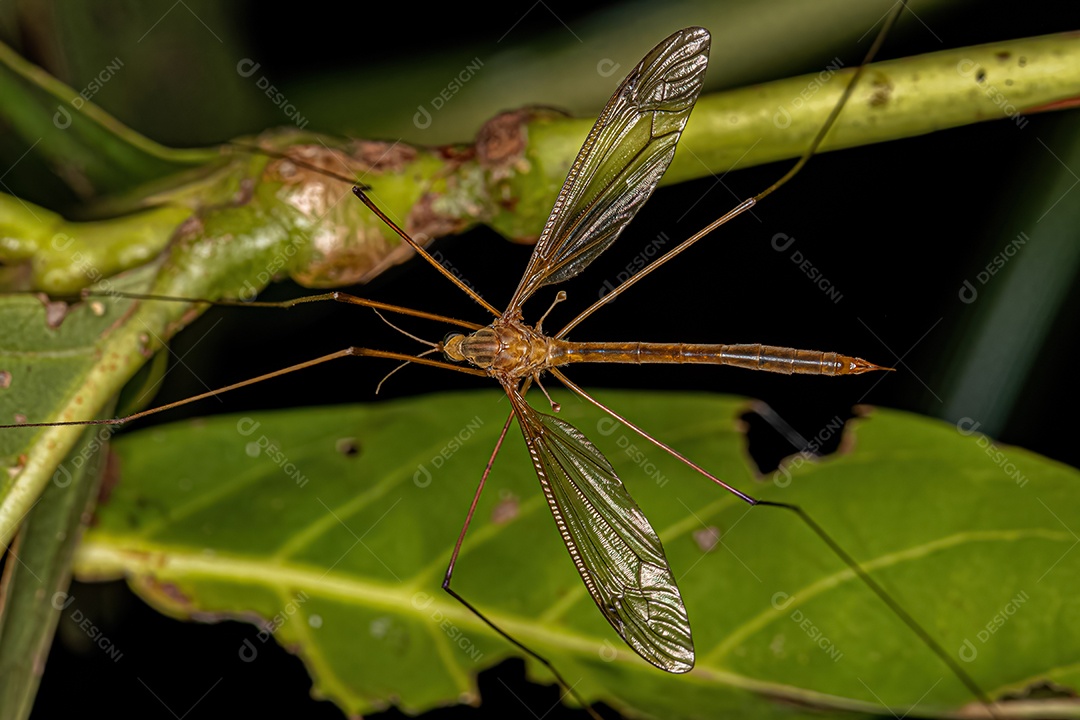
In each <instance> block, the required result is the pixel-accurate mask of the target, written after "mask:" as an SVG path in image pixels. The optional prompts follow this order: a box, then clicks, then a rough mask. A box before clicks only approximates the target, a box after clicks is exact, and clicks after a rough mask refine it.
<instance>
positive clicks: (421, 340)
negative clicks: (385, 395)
mask: <svg viewBox="0 0 1080 720" xmlns="http://www.w3.org/2000/svg"><path fill="white" fill-rule="evenodd" d="M375 314H376V315H378V316H379V319H380V320H382V321H383V322H384V323H386V324H387V325H389V326H390V327H392V328H394V329H395V330H397V331H398V332H399V333H401V334H402V335H404V336H405V337H408V338H411V339H413V340H415V341H416V342H418V343H422V344H424V345H427V346H429V347H430V348H431V349H430V350H425V351H424V352H422V353H420V354H419V355H417V356H416V357H418V358H422V357H424V356H425V355H430V354H431V353H435V352H439V350H441V349H442V346H441V345H440V344H439V343H433V342H431V341H430V340H425V339H424V338H421V337H417V336H415V335H413V334H412V333H411V332H409V331H408V330H403V329H401V328H399V327H398V326H397V325H395V324H394V323H392V322H390V321H389V320H387V319H386V317H385V316H384V315H383V314H382V313H381V312H379V311H378V310H377V309H376V310H375ZM411 362H412V360H406V361H405V362H403V363H401V364H400V365H398V366H397V367H396V368H394V369H393V370H391V371H390V372H388V373H386V375H384V376H383V379H382V380H380V381H379V384H378V385H376V386H375V394H376V395H378V394H379V391H380V390H382V386H383V383H385V382H386V381H387V380H389V379H390V376H391V375H393V374H394V373H396V372H397V371H398V370H401V369H402V368H403V367H405V366H406V365H408V364H409V363H411Z"/></svg>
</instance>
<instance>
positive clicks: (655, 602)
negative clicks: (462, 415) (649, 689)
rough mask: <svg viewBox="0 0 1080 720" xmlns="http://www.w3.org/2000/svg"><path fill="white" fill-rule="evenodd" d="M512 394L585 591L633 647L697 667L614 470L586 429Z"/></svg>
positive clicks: (640, 517) (679, 611) (660, 552)
mask: <svg viewBox="0 0 1080 720" xmlns="http://www.w3.org/2000/svg"><path fill="white" fill-rule="evenodd" d="M506 390H507V394H508V395H509V396H510V400H511V402H512V404H513V406H514V411H515V412H516V414H517V418H518V424H519V425H521V431H522V433H523V434H524V435H525V443H526V445H527V446H528V448H529V455H530V457H531V458H532V462H533V466H534V467H535V468H536V475H537V477H538V478H539V479H540V486H541V487H542V488H543V490H544V497H545V498H547V502H548V506H549V507H550V508H551V514H552V515H554V516H555V524H556V525H558V527H559V533H560V534H561V535H562V539H563V543H565V544H566V549H567V550H568V551H569V552H570V557H571V558H572V559H573V561H574V565H575V566H576V567H577V569H578V573H580V574H581V580H582V581H583V582H584V583H585V588H586V589H587V590H588V591H589V594H590V595H592V598H593V600H594V601H595V602H596V606H597V607H598V608H600V612H601V613H603V615H604V617H605V618H607V621H608V622H609V623H611V626H612V627H613V628H615V631H616V632H617V633H619V635H621V636H622V638H623V640H625V641H626V644H627V645H629V646H630V647H631V648H633V649H634V651H636V652H637V653H638V654H639V655H641V657H643V658H645V659H646V660H648V661H649V662H650V663H652V664H653V665H656V666H657V667H659V668H661V669H663V670H667V671H668V672H673V673H683V672H687V671H688V670H690V669H691V668H692V667H693V666H694V641H693V640H692V639H691V637H690V621H689V620H688V619H687V617H686V608H685V606H684V605H683V601H682V596H681V595H680V594H679V588H678V587H677V586H676V584H675V578H674V577H673V576H672V574H671V569H670V568H669V567H668V562H667V558H666V557H665V556H664V548H663V546H662V545H661V544H660V538H659V537H657V535H656V531H654V530H653V529H652V526H651V525H649V521H648V520H647V519H646V518H645V515H644V514H643V513H642V512H641V509H640V508H638V506H637V503H635V502H634V499H633V498H632V497H630V493H628V492H627V491H626V487H625V486H623V484H622V481H621V480H619V478H618V476H616V474H615V470H614V468H612V467H611V463H609V462H608V461H607V458H605V457H604V456H603V455H602V454H601V453H600V451H599V450H598V449H597V448H596V446H595V445H593V444H592V443H591V442H589V439H588V438H586V437H585V436H584V435H583V434H582V433H581V431H580V430H578V429H577V428H575V427H574V426H573V425H570V424H569V423H567V422H564V421H563V420H560V419H559V418H556V417H553V416H551V415H545V414H542V413H539V412H537V411H536V410H534V409H533V408H532V407H531V406H530V405H529V404H528V403H526V402H525V399H524V398H523V397H522V396H521V395H520V394H519V393H518V391H517V390H516V388H514V387H512V386H507V387H506Z"/></svg>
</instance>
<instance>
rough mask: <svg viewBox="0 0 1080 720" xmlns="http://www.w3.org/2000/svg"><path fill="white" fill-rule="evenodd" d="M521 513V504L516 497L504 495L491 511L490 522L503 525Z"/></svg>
mask: <svg viewBox="0 0 1080 720" xmlns="http://www.w3.org/2000/svg"><path fill="white" fill-rule="evenodd" d="M520 511H521V502H520V501H519V500H518V498H517V496H516V495H510V494H507V495H504V496H503V497H502V499H501V500H499V502H498V503H496V504H495V507H494V508H492V509H491V522H493V523H495V524H496V525H505V524H507V523H508V522H510V521H511V520H513V519H514V518H516V517H517V516H518V513H519V512H520Z"/></svg>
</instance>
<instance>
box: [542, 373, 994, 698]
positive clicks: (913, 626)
mask: <svg viewBox="0 0 1080 720" xmlns="http://www.w3.org/2000/svg"><path fill="white" fill-rule="evenodd" d="M551 373H552V375H554V376H555V377H557V378H558V379H559V381H560V382H562V383H563V384H564V385H565V386H566V387H567V388H569V389H570V390H572V391H573V392H574V393H576V394H577V395H578V396H580V397H581V398H582V399H584V400H586V401H587V402H589V403H591V404H592V405H594V406H596V407H597V408H599V409H600V410H603V411H604V412H606V413H608V414H609V415H611V417H613V418H615V419H616V420H618V421H619V422H621V423H623V424H624V425H626V426H627V427H628V428H630V429H631V430H633V431H634V432H636V433H637V434H638V435H640V436H641V437H643V438H645V439H646V440H648V441H649V442H651V443H652V444H654V445H656V446H657V447H658V448H660V449H661V450H664V451H665V452H667V453H670V454H671V456H672V457H674V458H676V459H677V460H679V461H680V462H682V463H684V464H685V465H687V466H688V467H690V468H691V469H693V470H696V471H697V472H699V473H701V474H702V475H704V476H705V477H707V478H708V479H709V480H712V481H713V482H714V483H716V484H717V485H719V486H721V487H722V488H724V489H725V490H727V491H728V492H730V493H732V494H733V495H735V496H736V497H738V498H739V499H740V500H744V501H746V502H747V503H749V504H750V505H751V506H752V507H773V508H780V509H781V510H787V511H788V512H791V513H793V514H795V515H796V516H797V517H798V518H799V519H800V520H802V522H803V524H805V525H806V526H807V527H808V528H810V530H811V531H813V533H814V534H815V535H817V536H818V537H819V538H820V539H821V541H822V542H824V543H825V544H826V545H827V546H828V548H829V549H830V550H832V551H833V554H835V555H836V557H838V558H840V560H841V561H842V562H843V563H844V564H845V565H847V566H848V568H850V569H851V571H852V572H854V573H855V575H856V576H857V577H858V578H859V579H860V580H861V581H862V582H863V584H864V585H866V587H868V588H869V589H870V590H871V591H872V592H873V593H874V594H875V595H877V596H878V598H879V599H880V600H881V601H882V602H883V603H885V605H886V607H888V608H889V610H890V611H891V612H892V613H893V614H894V615H896V617H897V618H899V619H900V621H901V622H903V623H904V624H905V625H907V626H908V628H909V629H910V630H911V631H912V632H914V633H915V635H916V636H918V638H919V639H920V640H922V642H923V644H924V645H925V646H926V647H927V648H928V649H929V650H930V651H931V652H932V653H934V654H935V655H937V656H938V658H939V659H940V660H941V661H942V662H943V663H945V666H946V667H948V668H949V670H950V671H951V672H952V673H953V675H954V676H956V678H957V679H958V680H959V681H960V682H961V683H963V684H964V686H965V687H967V689H968V690H969V691H971V694H972V695H974V696H975V697H976V698H977V699H978V700H979V702H981V703H982V704H983V705H985V706H986V709H987V711H988V712H989V713H990V715H991V716H992V717H996V716H997V715H996V714H995V713H994V709H993V703H992V702H991V700H990V698H989V697H988V696H987V694H986V692H984V691H983V689H982V688H980V687H979V685H978V683H976V682H975V680H974V678H972V677H971V675H969V674H968V673H967V672H966V671H965V670H964V669H963V668H962V667H960V665H959V663H957V662H956V660H955V659H953V657H952V656H951V655H950V654H949V653H948V652H946V651H945V648H943V647H942V646H941V645H940V644H939V643H938V642H937V641H936V640H934V638H933V636H932V635H931V634H930V633H929V632H928V631H927V630H926V629H925V628H924V627H923V626H922V625H921V624H919V621H918V620H916V619H915V617H914V616H913V615H912V614H911V613H909V612H908V611H907V610H905V609H904V606H903V605H901V604H900V603H899V602H897V601H896V600H895V599H894V598H893V597H892V596H891V595H889V593H888V592H886V591H885V589H884V588H883V587H882V586H881V585H879V584H878V583H877V581H876V580H874V579H873V578H872V577H870V574H869V573H868V572H866V570H864V569H863V567H862V566H861V565H860V564H859V562H858V561H857V560H856V559H855V558H854V557H852V556H851V555H850V554H848V552H847V551H846V550H844V548H843V547H841V546H840V544H839V543H838V542H836V541H835V540H834V539H833V538H832V536H830V535H829V534H828V533H827V532H825V529H824V528H823V527H821V525H819V524H818V523H817V521H815V520H814V519H813V518H811V517H810V515H809V514H808V513H807V512H806V511H805V510H803V509H802V508H801V507H799V506H798V505H792V504H791V503H782V502H772V501H770V500H758V499H756V498H753V497H750V496H749V495H747V494H745V493H743V492H740V491H739V490H736V489H735V488H733V487H731V486H730V485H728V484H727V483H725V482H723V481H722V480H720V479H718V478H716V477H715V476H714V475H712V474H710V473H709V472H708V471H706V470H704V469H702V467H701V466H700V465H698V464H696V463H694V462H693V461H691V460H689V459H687V458H686V456H684V455H682V454H680V453H678V452H676V451H675V450H673V449H672V448H671V447H669V446H668V445H666V444H664V443H662V442H660V441H659V440H657V439H656V438H654V437H653V436H651V435H649V434H648V433H647V432H645V431H644V430H642V429H641V428H639V427H638V426H637V425H634V424H633V423H632V422H630V421H628V420H626V419H625V418H623V417H622V416H621V415H619V414H617V413H615V412H613V411H612V410H611V409H610V408H609V407H607V406H606V405H604V404H603V403H601V402H600V401H599V400H597V399H595V398H593V397H591V396H590V395H589V394H588V393H586V392H585V391H584V390H582V389H581V388H580V387H578V386H577V385H576V384H574V383H573V382H571V381H570V379H569V378H567V377H566V376H565V375H564V374H562V373H561V372H559V371H558V370H557V369H552V370H551Z"/></svg>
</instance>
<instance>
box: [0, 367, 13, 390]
mask: <svg viewBox="0 0 1080 720" xmlns="http://www.w3.org/2000/svg"><path fill="white" fill-rule="evenodd" d="M9 387H11V373H10V372H8V371H7V370H0V390H7V389H8V388H9Z"/></svg>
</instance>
